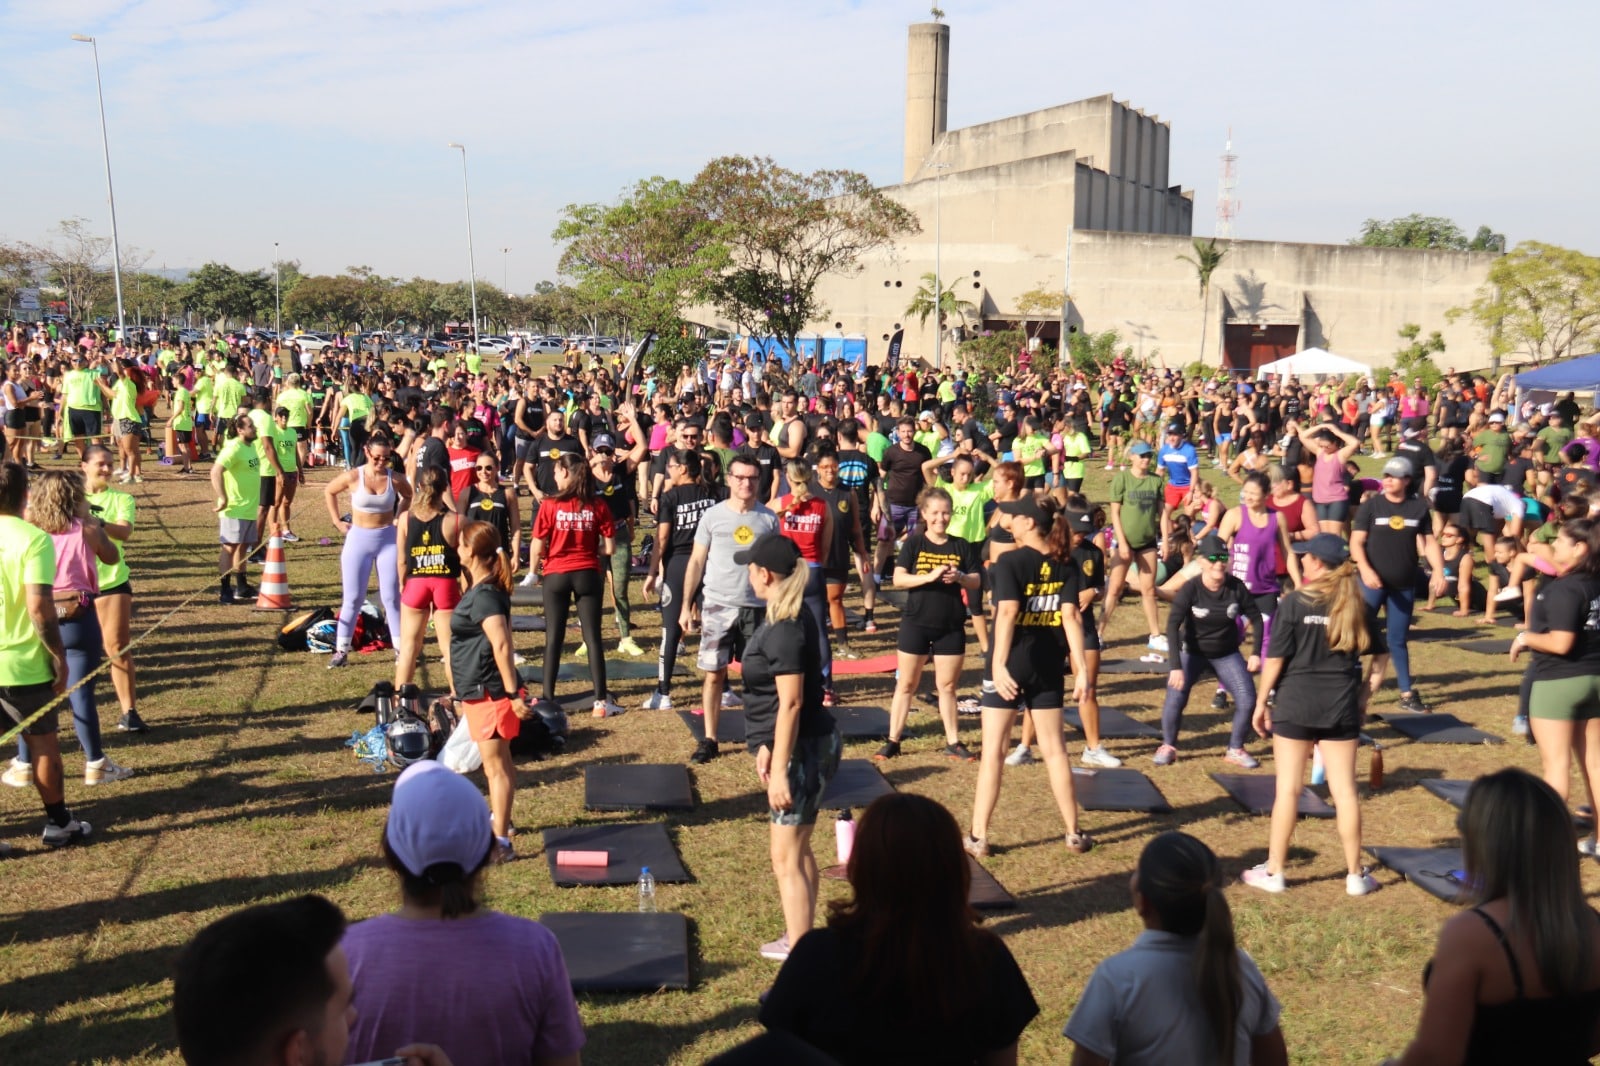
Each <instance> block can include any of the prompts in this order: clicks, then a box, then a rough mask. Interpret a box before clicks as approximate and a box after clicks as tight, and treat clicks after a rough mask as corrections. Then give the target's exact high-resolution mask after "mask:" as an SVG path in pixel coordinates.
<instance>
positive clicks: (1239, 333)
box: [1222, 322, 1300, 370]
mask: <svg viewBox="0 0 1600 1066" xmlns="http://www.w3.org/2000/svg"><path fill="white" fill-rule="evenodd" d="M1299 348H1300V327H1299V326H1252V325H1249V324H1248V323H1233V322H1230V323H1228V324H1227V325H1226V326H1224V327H1223V337H1222V351H1223V363H1224V365H1226V366H1227V367H1228V368H1229V369H1230V370H1255V369H1256V368H1257V367H1259V366H1262V365H1263V364H1265V363H1271V362H1273V361H1275V360H1278V359H1282V358H1284V357H1285V356H1289V355H1293V354H1294V353H1295V352H1297V351H1299Z"/></svg>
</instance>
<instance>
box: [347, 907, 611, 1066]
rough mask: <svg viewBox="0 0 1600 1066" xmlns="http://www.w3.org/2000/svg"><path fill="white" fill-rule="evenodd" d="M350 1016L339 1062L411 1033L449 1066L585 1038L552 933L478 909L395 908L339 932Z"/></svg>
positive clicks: (561, 1046) (488, 1065)
mask: <svg viewBox="0 0 1600 1066" xmlns="http://www.w3.org/2000/svg"><path fill="white" fill-rule="evenodd" d="M344 950H345V954H346V955H348V956H349V959H350V980H351V983H352V985H353V986H354V988H355V1005H356V1021H355V1024H354V1025H353V1026H351V1027H350V1048H349V1050H348V1051H346V1052H345V1062H347V1063H356V1062H370V1061H372V1060H373V1059H381V1058H384V1057H386V1056H389V1055H393V1054H394V1051H395V1049H396V1048H398V1047H403V1046H405V1045H406V1044H410V1043H413V1042H416V1041H421V1042H424V1043H429V1044H438V1045H439V1046H440V1047H441V1048H443V1049H444V1051H445V1053H446V1054H447V1055H449V1056H450V1061H451V1062H452V1063H454V1064H455V1066H502V1064H511V1063H529V1062H532V1061H533V1060H535V1059H539V1058H546V1057H551V1058H554V1057H559V1056H563V1055H571V1054H574V1053H575V1052H577V1051H578V1050H580V1049H581V1048H582V1047H583V1044H584V1035H583V1024H582V1022H580V1021H579V1019H578V1005H577V1003H576V1001H575V1000H574V999H573V997H572V985H571V982H570V981H569V979H568V977H567V964H566V960H564V959H563V958H562V957H561V947H560V945H558V944H557V943H556V938H555V934H553V933H551V932H550V930H548V929H546V928H545V927H544V926H542V925H540V924H539V923H538V922H535V921H531V920H529V919H527V918H517V917H514V916H512V915H509V914H500V913H497V912H495V911H490V910H484V911H480V912H478V913H477V914H474V915H470V916H468V917H465V918H454V919H449V920H438V921H429V920H421V921H419V920H413V919H408V918H401V917H400V916H398V915H394V914H384V915H379V916H378V917H376V918H371V919H368V920H367V921H364V922H357V923H356V924H355V925H352V926H351V927H350V928H349V929H348V930H346V931H345V934H344Z"/></svg>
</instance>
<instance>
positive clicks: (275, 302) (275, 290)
mask: <svg viewBox="0 0 1600 1066" xmlns="http://www.w3.org/2000/svg"><path fill="white" fill-rule="evenodd" d="M278 262H279V256H278V242H277V241H273V242H272V336H273V339H274V340H276V341H277V342H278V351H280V352H281V351H283V279H282V278H281V277H280V276H279V274H280V270H279V267H278Z"/></svg>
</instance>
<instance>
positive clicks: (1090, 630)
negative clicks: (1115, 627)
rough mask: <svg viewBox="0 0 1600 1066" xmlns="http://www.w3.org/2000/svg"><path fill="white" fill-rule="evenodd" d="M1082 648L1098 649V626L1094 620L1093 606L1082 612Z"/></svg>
mask: <svg viewBox="0 0 1600 1066" xmlns="http://www.w3.org/2000/svg"><path fill="white" fill-rule="evenodd" d="M1083 650H1084V651H1100V650H1102V649H1101V647H1100V627H1099V626H1097V625H1096V624H1095V621H1094V608H1092V607H1091V608H1089V609H1088V610H1087V611H1084V612H1083Z"/></svg>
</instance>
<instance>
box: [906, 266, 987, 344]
mask: <svg viewBox="0 0 1600 1066" xmlns="http://www.w3.org/2000/svg"><path fill="white" fill-rule="evenodd" d="M966 280H967V279H966V278H965V277H959V278H956V279H955V280H954V281H952V282H951V283H950V284H949V286H947V287H945V288H944V290H943V291H942V292H940V293H939V299H938V305H939V328H940V329H941V330H942V329H945V328H947V326H948V323H949V321H950V319H951V318H958V319H960V322H959V323H958V325H961V326H965V325H966V324H967V321H968V320H969V319H970V318H972V317H973V316H975V315H976V314H977V313H978V308H977V307H976V306H975V305H974V304H973V303H972V301H970V300H963V299H960V298H959V297H957V296H956V286H957V285H959V284H961V283H962V282H963V281H966ZM938 287H939V279H937V278H935V277H934V276H933V274H932V272H929V273H927V274H924V275H922V284H921V285H919V286H917V294H916V295H915V296H913V297H912V298H911V303H909V304H908V305H906V317H908V318H911V317H914V318H916V320H917V323H918V324H919V325H923V326H926V325H927V324H928V316H929V315H931V314H933V309H934V297H933V294H934V290H935V289H936V288H938Z"/></svg>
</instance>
